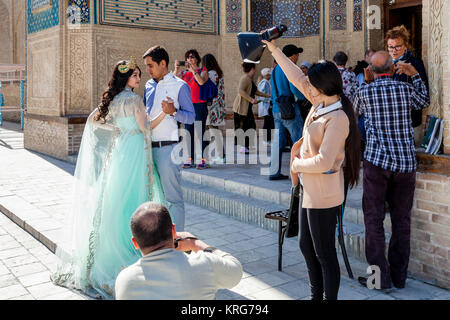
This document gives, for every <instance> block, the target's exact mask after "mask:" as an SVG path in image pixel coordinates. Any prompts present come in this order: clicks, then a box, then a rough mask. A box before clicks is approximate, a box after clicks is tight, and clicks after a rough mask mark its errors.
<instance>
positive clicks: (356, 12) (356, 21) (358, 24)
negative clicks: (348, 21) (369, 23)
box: [353, 0, 363, 31]
mask: <svg viewBox="0 0 450 320" xmlns="http://www.w3.org/2000/svg"><path fill="white" fill-rule="evenodd" d="M362 19H363V18H362V0H353V31H362V29H363V26H362Z"/></svg>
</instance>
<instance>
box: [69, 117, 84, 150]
mask: <svg viewBox="0 0 450 320" xmlns="http://www.w3.org/2000/svg"><path fill="white" fill-rule="evenodd" d="M67 130H68V139H69V141H68V155H72V154H76V153H77V152H78V149H80V144H81V137H82V135H83V130H84V124H69V125H68V129H67Z"/></svg>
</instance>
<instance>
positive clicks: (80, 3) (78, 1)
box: [69, 0, 90, 23]
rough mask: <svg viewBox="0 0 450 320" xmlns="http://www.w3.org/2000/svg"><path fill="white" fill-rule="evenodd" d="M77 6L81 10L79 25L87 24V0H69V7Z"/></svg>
mask: <svg viewBox="0 0 450 320" xmlns="http://www.w3.org/2000/svg"><path fill="white" fill-rule="evenodd" d="M70 6H77V7H78V8H80V10H81V17H80V20H81V21H80V22H81V23H89V20H90V19H89V0H69V7H70Z"/></svg>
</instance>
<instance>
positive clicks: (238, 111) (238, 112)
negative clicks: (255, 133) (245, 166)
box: [233, 62, 270, 154]
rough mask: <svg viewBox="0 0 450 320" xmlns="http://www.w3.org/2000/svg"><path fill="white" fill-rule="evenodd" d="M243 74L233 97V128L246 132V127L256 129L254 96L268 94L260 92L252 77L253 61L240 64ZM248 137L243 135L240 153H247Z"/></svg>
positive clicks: (253, 71)
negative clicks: (243, 143) (243, 141)
mask: <svg viewBox="0 0 450 320" xmlns="http://www.w3.org/2000/svg"><path fill="white" fill-rule="evenodd" d="M242 69H243V71H244V75H243V76H242V77H241V79H240V80H239V87H238V94H237V96H236V98H235V99H234V104H233V112H234V130H238V129H242V130H244V132H246V131H247V130H248V129H256V123H255V117H254V116H253V111H252V105H253V104H257V103H258V100H256V99H255V98H254V97H255V95H256V96H261V97H266V98H270V95H268V94H266V93H263V92H260V91H258V89H257V86H256V84H255V83H254V82H253V77H254V75H255V71H256V65H255V64H254V63H247V62H244V63H243V64H242ZM248 147H249V138H248V137H245V146H242V147H241V152H242V153H246V154H248V153H249V150H248Z"/></svg>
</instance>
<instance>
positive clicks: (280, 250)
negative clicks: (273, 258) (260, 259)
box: [278, 221, 283, 271]
mask: <svg viewBox="0 0 450 320" xmlns="http://www.w3.org/2000/svg"><path fill="white" fill-rule="evenodd" d="M282 255H283V222H282V221H278V271H281V265H282V263H281V259H282Z"/></svg>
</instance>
